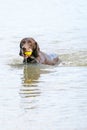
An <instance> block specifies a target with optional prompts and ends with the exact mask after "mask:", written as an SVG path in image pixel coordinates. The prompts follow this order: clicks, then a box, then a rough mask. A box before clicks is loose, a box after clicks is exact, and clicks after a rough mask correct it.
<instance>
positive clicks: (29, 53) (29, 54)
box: [24, 51, 32, 57]
mask: <svg viewBox="0 0 87 130" xmlns="http://www.w3.org/2000/svg"><path fill="white" fill-rule="evenodd" d="M24 55H25V57H30V56H31V55H32V51H25V52H24Z"/></svg>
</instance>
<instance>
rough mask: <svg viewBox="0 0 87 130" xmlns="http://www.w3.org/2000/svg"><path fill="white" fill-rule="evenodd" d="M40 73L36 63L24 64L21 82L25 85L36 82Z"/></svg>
mask: <svg viewBox="0 0 87 130" xmlns="http://www.w3.org/2000/svg"><path fill="white" fill-rule="evenodd" d="M40 73H41V69H40V67H38V66H37V65H25V66H24V72H23V74H24V77H23V84H24V85H27V84H33V83H36V82H38V80H39V77H40Z"/></svg>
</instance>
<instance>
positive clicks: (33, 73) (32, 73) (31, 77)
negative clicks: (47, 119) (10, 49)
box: [20, 64, 51, 109]
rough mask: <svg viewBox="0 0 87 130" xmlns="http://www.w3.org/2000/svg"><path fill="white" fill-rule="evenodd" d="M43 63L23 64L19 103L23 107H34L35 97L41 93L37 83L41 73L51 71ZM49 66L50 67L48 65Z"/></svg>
mask: <svg viewBox="0 0 87 130" xmlns="http://www.w3.org/2000/svg"><path fill="white" fill-rule="evenodd" d="M47 68H48V67H47V66H44V65H36V64H35V65H34V64H25V65H24V66H23V75H22V78H21V79H22V86H21V88H20V96H21V105H22V107H23V108H24V109H35V108H36V107H37V105H36V104H37V98H38V96H40V94H41V90H40V88H39V83H40V82H43V81H41V80H40V77H41V75H42V74H48V73H50V72H51V71H50V70H48V69H47ZM49 68H50V67H49Z"/></svg>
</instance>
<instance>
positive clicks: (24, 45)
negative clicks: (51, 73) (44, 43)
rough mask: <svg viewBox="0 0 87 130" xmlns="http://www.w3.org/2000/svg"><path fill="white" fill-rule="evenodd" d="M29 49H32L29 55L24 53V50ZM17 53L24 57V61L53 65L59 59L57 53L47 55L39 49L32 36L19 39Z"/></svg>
mask: <svg viewBox="0 0 87 130" xmlns="http://www.w3.org/2000/svg"><path fill="white" fill-rule="evenodd" d="M30 51H32V54H31V55H30V56H27V55H25V52H30ZM19 55H20V56H23V57H24V62H26V63H40V64H47V65H55V64H56V63H57V62H58V61H59V58H58V56H57V55H48V54H46V53H44V52H42V51H40V48H39V45H38V43H37V42H36V41H35V40H34V39H33V38H24V39H22V40H21V42H20V53H19Z"/></svg>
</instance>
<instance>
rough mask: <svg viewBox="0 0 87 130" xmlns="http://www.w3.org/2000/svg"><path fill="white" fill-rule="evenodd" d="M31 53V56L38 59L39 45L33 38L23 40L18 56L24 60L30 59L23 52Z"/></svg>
mask: <svg viewBox="0 0 87 130" xmlns="http://www.w3.org/2000/svg"><path fill="white" fill-rule="evenodd" d="M30 51H32V54H31V56H33V57H35V58H36V57H38V55H39V51H40V48H39V45H38V43H37V42H36V41H35V40H34V39H33V38H24V39H22V40H21V42H20V53H19V55H20V56H23V57H24V58H30V57H31V56H26V55H25V52H30Z"/></svg>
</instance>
